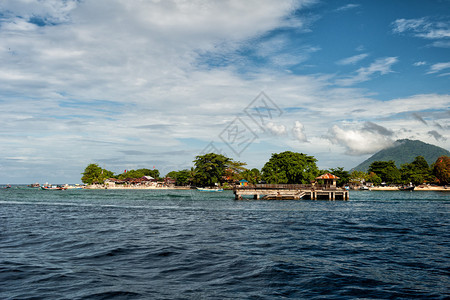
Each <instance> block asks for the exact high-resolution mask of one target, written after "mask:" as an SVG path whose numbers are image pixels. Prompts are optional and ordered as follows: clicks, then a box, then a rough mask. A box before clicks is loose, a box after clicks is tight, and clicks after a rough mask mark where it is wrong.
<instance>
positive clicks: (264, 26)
mask: <svg viewBox="0 0 450 300" xmlns="http://www.w3.org/2000/svg"><path fill="white" fill-rule="evenodd" d="M449 106H450V1H449V0H428V1H424V0H422V1H416V0H408V1H406V0H404V1H403V0H396V1H391V0H378V1H371V0H366V1H365V0H362V1H344V0H343V1H319V0H299V1H261V0H257V1H256V0H255V1H252V0H247V1H239V0H236V1H225V0H224V1H219V0H217V1H213V0H211V1H196V0H193V1H175V0H165V1H158V0H154V1H150V0H148V1H147V0H139V1H138V0H1V1H0V116H1V117H0V138H1V142H0V154H1V155H0V170H1V172H0V183H3V184H7V183H11V184H14V183H17V184H20V183H22V184H23V183H33V182H40V183H44V182H50V183H79V182H80V181H81V180H80V178H81V173H82V172H83V171H84V169H85V167H86V166H87V165H88V164H90V163H97V164H98V165H99V166H101V167H102V168H105V169H108V170H110V171H113V172H115V173H122V172H123V171H124V170H129V169H138V168H150V169H152V168H156V169H158V170H160V173H161V175H165V174H167V173H168V172H170V171H173V170H182V169H185V168H190V167H192V166H193V162H192V161H193V160H194V159H195V157H196V156H197V155H202V154H205V153H208V152H215V153H220V154H224V155H226V156H228V157H230V158H232V159H234V160H237V161H242V162H246V163H247V167H248V168H258V169H260V168H261V167H262V166H263V165H264V164H265V162H267V161H268V160H269V159H270V157H271V155H272V154H273V153H280V152H283V151H294V152H300V153H305V154H307V155H311V156H314V157H315V158H316V159H317V165H318V167H319V168H321V169H328V168H336V167H343V168H344V169H346V170H349V169H351V168H352V167H355V166H356V165H358V164H359V163H361V162H362V161H364V160H365V159H366V158H368V157H370V156H371V155H372V154H374V153H376V152H377V151H379V150H381V149H384V148H387V147H390V146H392V145H393V143H394V141H396V140H398V139H405V138H408V139H417V140H421V141H423V142H426V143H430V144H433V145H437V146H440V147H443V148H445V149H447V150H449V149H450V134H449V133H450V130H449V128H450V109H449Z"/></svg>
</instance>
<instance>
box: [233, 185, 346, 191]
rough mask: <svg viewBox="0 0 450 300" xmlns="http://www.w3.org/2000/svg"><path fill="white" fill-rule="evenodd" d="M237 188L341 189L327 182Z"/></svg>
mask: <svg viewBox="0 0 450 300" xmlns="http://www.w3.org/2000/svg"><path fill="white" fill-rule="evenodd" d="M235 189H243V190H245V189H256V190H340V189H341V188H336V186H332V185H327V184H315V185H312V184H249V185H246V186H239V185H238V186H236V187H235Z"/></svg>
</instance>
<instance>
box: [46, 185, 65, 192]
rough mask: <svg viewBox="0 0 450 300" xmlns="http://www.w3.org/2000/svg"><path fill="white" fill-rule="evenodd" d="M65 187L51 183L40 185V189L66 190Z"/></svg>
mask: <svg viewBox="0 0 450 300" xmlns="http://www.w3.org/2000/svg"><path fill="white" fill-rule="evenodd" d="M66 189H67V188H65V187H62V186H51V185H47V186H45V185H43V186H41V190H45V191H62V190H66Z"/></svg>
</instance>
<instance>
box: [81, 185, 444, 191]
mask: <svg viewBox="0 0 450 300" xmlns="http://www.w3.org/2000/svg"><path fill="white" fill-rule="evenodd" d="M84 189H86V190H196V189H195V188H191V187H184V186H170V187H168V186H165V187H155V186H120V187H119V186H114V187H112V186H108V187H106V186H98V185H91V186H86V187H85V188H84ZM369 190H370V191H400V190H399V189H398V187H392V186H378V187H371V188H370V189H369ZM414 191H428V192H450V188H449V187H447V188H446V187H444V186H422V187H421V186H416V187H415V189H414Z"/></svg>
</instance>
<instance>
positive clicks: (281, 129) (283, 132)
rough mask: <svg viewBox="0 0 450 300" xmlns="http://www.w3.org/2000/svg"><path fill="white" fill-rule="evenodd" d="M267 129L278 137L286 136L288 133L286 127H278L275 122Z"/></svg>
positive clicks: (268, 124)
mask: <svg viewBox="0 0 450 300" xmlns="http://www.w3.org/2000/svg"><path fill="white" fill-rule="evenodd" d="M266 128H267V129H268V130H269V132H271V133H272V134H274V135H278V136H282V135H286V133H287V130H286V126H284V125H276V124H274V123H273V122H269V123H267V125H266Z"/></svg>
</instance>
